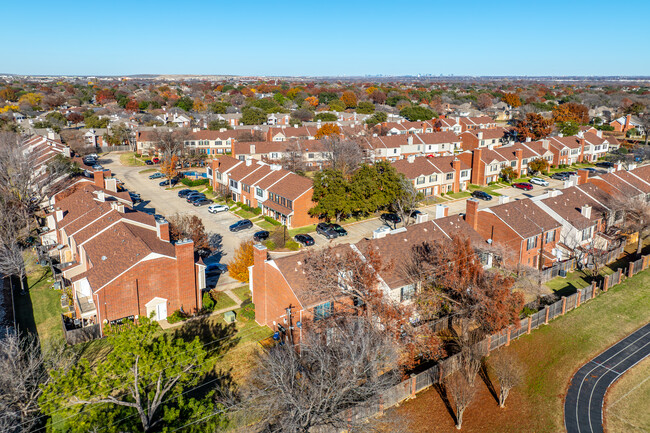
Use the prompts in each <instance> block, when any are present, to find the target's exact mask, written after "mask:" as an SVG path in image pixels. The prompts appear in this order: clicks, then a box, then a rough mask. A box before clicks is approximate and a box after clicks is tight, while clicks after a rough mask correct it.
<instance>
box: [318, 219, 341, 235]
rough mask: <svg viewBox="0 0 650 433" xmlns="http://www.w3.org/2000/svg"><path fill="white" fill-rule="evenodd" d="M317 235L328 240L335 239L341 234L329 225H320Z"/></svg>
mask: <svg viewBox="0 0 650 433" xmlns="http://www.w3.org/2000/svg"><path fill="white" fill-rule="evenodd" d="M316 233H318V234H319V235H323V236H325V237H326V238H327V239H335V238H338V237H339V234H338V233H337V232H336V230H335V229H334V227H332V225H331V224H329V223H318V225H317V226H316Z"/></svg>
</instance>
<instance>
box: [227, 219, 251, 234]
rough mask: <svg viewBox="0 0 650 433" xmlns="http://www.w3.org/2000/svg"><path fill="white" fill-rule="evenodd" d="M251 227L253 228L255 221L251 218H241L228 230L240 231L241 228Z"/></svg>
mask: <svg viewBox="0 0 650 433" xmlns="http://www.w3.org/2000/svg"><path fill="white" fill-rule="evenodd" d="M250 228H253V223H252V222H251V220H239V221H237V222H236V223H235V224H233V225H231V226H230V227H228V230H230V231H231V232H238V231H240V230H246V229H250Z"/></svg>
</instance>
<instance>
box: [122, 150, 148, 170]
mask: <svg viewBox="0 0 650 433" xmlns="http://www.w3.org/2000/svg"><path fill="white" fill-rule="evenodd" d="M120 163H121V164H122V165H125V166H127V167H140V166H143V165H146V164H145V163H144V161H142V160H141V159H139V158H136V156H135V152H127V153H122V154H120Z"/></svg>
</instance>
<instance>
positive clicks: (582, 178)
mask: <svg viewBox="0 0 650 433" xmlns="http://www.w3.org/2000/svg"><path fill="white" fill-rule="evenodd" d="M588 180H589V172H588V171H587V170H583V169H580V170H578V185H584V184H585V183H587V182H588Z"/></svg>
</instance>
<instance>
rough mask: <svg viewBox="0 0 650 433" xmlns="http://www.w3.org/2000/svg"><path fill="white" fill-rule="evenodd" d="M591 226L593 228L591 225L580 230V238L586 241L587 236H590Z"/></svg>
mask: <svg viewBox="0 0 650 433" xmlns="http://www.w3.org/2000/svg"><path fill="white" fill-rule="evenodd" d="M592 228H593V227H588V228H586V229H584V230H583V231H582V240H583V241H586V240H588V239H589V238H591V229H592Z"/></svg>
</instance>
